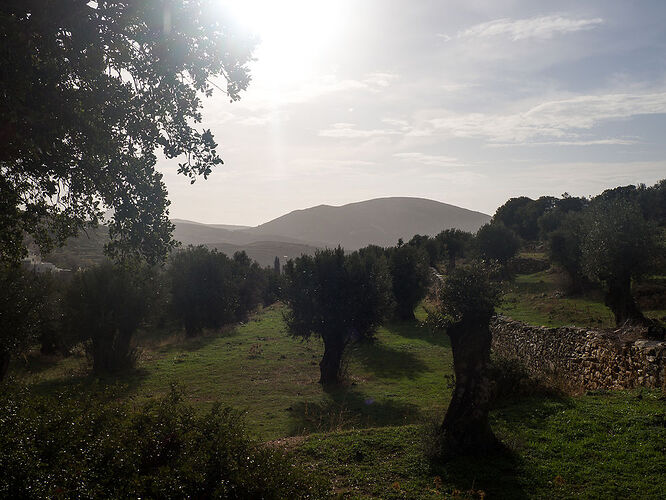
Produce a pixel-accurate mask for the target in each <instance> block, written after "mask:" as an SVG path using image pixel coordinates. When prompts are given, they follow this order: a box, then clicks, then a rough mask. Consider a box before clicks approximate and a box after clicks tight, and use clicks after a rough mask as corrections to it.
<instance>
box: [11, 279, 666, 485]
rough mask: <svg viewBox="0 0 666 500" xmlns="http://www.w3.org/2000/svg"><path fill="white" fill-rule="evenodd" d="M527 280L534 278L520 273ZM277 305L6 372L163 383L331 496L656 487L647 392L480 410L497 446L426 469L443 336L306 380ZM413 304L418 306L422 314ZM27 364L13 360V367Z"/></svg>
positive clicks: (415, 335) (661, 426)
mask: <svg viewBox="0 0 666 500" xmlns="http://www.w3.org/2000/svg"><path fill="white" fill-rule="evenodd" d="M531 279H532V280H533V279H535V278H534V277H533V278H531ZM282 311H283V309H282V306H279V305H275V306H272V307H269V308H266V309H264V310H263V311H260V312H259V313H258V314H257V315H255V316H254V317H253V318H252V319H251V320H250V321H249V322H248V323H246V324H243V325H239V326H237V327H233V328H229V329H226V330H223V331H220V332H209V333H208V334H207V335H205V336H204V337H202V338H200V339H196V340H186V339H184V338H182V337H178V336H172V337H167V338H163V339H158V338H155V337H143V339H142V342H143V343H144V344H146V345H147V347H145V348H144V351H143V354H142V357H141V360H140V362H139V366H138V367H137V369H136V370H135V371H134V372H133V373H131V374H129V375H127V376H125V377H122V378H120V379H117V380H114V381H110V380H106V381H104V380H101V381H100V380H95V379H93V378H92V377H90V376H89V375H87V373H88V369H89V367H88V366H87V364H86V361H85V358H83V357H71V358H68V359H65V360H59V359H51V360H49V359H48V358H42V357H39V356H35V357H28V358H25V359H24V360H22V361H19V362H18V363H16V364H15V365H14V366H13V369H12V373H13V376H14V379H15V380H17V379H18V381H20V382H23V383H26V384H29V385H31V386H32V387H33V388H35V389H36V390H38V391H45V392H52V391H55V390H58V389H61V388H65V387H70V388H71V387H74V388H77V389H79V390H78V393H79V394H81V396H82V397H86V396H87V395H89V394H91V393H92V392H93V391H94V390H96V389H97V388H99V387H100V386H103V385H104V384H107V383H112V384H113V385H115V386H120V387H121V388H122V390H121V394H122V397H124V398H127V399H129V400H132V401H134V402H135V403H136V404H141V403H142V402H144V401H146V400H147V399H148V398H151V397H154V396H157V395H160V394H163V393H166V392H167V391H168V390H169V389H170V387H171V384H173V383H176V384H177V385H178V386H179V388H180V390H181V391H182V393H183V394H184V396H185V397H186V398H187V399H188V400H189V401H190V402H192V404H194V405H195V406H196V407H198V408H201V409H205V408H208V407H210V406H211V405H212V404H213V403H214V402H216V401H221V402H222V403H223V404H226V405H230V406H233V407H235V408H238V409H242V410H244V411H245V412H246V420H247V427H248V429H249V430H250V431H251V432H252V433H253V434H254V436H255V437H256V438H258V439H260V440H262V441H270V442H271V445H273V446H280V447H283V448H284V449H286V450H289V451H290V452H291V453H293V456H294V459H295V460H297V461H299V462H302V463H304V464H306V465H307V466H309V467H311V468H312V470H313V471H315V472H317V473H322V474H324V475H325V476H326V477H327V478H329V479H330V480H331V482H332V487H333V489H334V491H335V492H337V493H338V494H340V495H341V496H343V497H345V498H481V497H483V496H484V495H486V494H487V495H488V497H489V498H528V497H529V498H570V497H573V496H576V497H581V498H660V495H662V493H663V485H664V484H666V444H665V443H666V400H665V399H664V396H663V395H662V394H661V393H660V392H658V391H652V392H650V391H644V392H642V393H639V392H615V393H607V394H605V393H599V394H592V395H586V396H582V397H577V398H558V397H544V396H539V397H530V398H526V399H522V400H520V401H514V402H505V403H504V404H503V405H502V406H501V407H499V408H497V409H496V410H494V411H493V413H492V422H493V427H494V429H495V430H496V432H497V434H498V435H499V436H500V437H501V439H502V441H503V442H504V443H505V444H506V445H507V449H508V451H507V452H506V453H504V454H502V455H499V456H494V457H489V458H482V459H465V460H458V461H455V462H451V463H448V464H444V465H433V464H431V463H430V462H429V460H428V459H427V456H426V453H425V449H426V448H427V443H428V435H429V432H430V431H429V430H428V429H430V428H432V424H433V423H436V422H439V421H440V420H441V418H442V417H443V415H444V412H445V408H446V405H447V404H448V400H449V398H450V390H451V389H450V380H449V379H448V378H447V377H448V376H450V374H451V362H452V358H451V351H450V347H449V344H448V341H447V339H446V337H445V336H438V335H433V334H432V333H430V332H429V331H428V330H427V329H425V328H423V327H421V326H420V325H419V323H418V322H412V323H397V324H389V325H387V326H386V327H384V328H382V329H380V331H379V332H378V334H377V341H376V342H375V343H374V344H367V345H361V346H356V347H355V348H354V349H353V350H352V351H351V353H350V355H349V356H348V360H347V379H348V383H347V385H346V386H345V387H342V388H339V389H337V390H334V391H330V392H325V391H323V390H322V388H321V386H319V384H317V378H318V375H319V373H318V362H319V359H320V356H321V353H322V345H321V343H320V342H318V341H312V342H309V343H303V342H300V341H297V340H294V339H292V338H290V337H289V336H288V335H287V334H286V332H285V328H284V323H283V321H282ZM424 314H425V313H424V311H423V310H422V309H419V311H418V316H419V317H420V318H423V317H424ZM26 362H27V365H26Z"/></svg>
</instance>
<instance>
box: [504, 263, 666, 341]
mask: <svg viewBox="0 0 666 500" xmlns="http://www.w3.org/2000/svg"><path fill="white" fill-rule="evenodd" d="M562 282H563V281H562V276H560V275H559V274H557V273H555V272H553V271H552V270H548V271H542V272H539V273H534V274H528V275H518V276H517V277H516V279H515V281H514V282H513V283H512V284H511V285H510V286H509V289H508V290H507V293H506V294H505V296H504V301H503V303H502V305H501V306H500V307H499V308H498V312H499V313H501V314H503V315H505V316H509V317H511V318H513V319H515V320H518V321H522V322H524V323H527V324H530V325H538V326H549V327H560V326H568V325H575V326H580V327H583V328H613V327H615V319H614V317H613V313H612V312H611V310H610V309H609V308H608V307H606V305H605V304H604V300H603V292H602V291H601V290H593V291H590V292H588V293H586V294H584V295H579V296H565V295H564V293H563V285H562ZM643 312H644V314H645V315H646V316H648V317H651V318H663V317H664V316H666V311H665V310H659V309H654V310H646V311H643Z"/></svg>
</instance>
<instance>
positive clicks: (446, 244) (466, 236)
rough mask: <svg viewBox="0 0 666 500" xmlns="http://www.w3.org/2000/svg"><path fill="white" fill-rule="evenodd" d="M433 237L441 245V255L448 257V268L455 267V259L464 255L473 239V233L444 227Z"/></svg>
mask: <svg viewBox="0 0 666 500" xmlns="http://www.w3.org/2000/svg"><path fill="white" fill-rule="evenodd" d="M435 239H436V240H437V241H438V242H440V243H441V245H442V250H441V252H442V257H443V256H444V255H446V257H447V258H448V268H449V270H451V269H455V267H456V259H460V258H462V257H464V256H465V254H466V253H467V252H468V250H469V249H470V247H471V246H472V241H473V240H474V235H473V234H472V233H468V232H467V231H462V230H460V229H445V230H444V231H442V232H441V233H439V234H438V235H437V236H436V237H435Z"/></svg>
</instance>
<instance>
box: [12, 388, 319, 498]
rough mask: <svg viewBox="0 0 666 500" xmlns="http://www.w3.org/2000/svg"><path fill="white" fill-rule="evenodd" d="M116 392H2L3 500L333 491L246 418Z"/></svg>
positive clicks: (174, 399) (173, 399) (173, 397)
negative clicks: (249, 427) (264, 441)
mask: <svg viewBox="0 0 666 500" xmlns="http://www.w3.org/2000/svg"><path fill="white" fill-rule="evenodd" d="M114 396H115V395H114V394H113V393H107V394H102V395H98V396H96V397H93V398H86V399H85V401H81V400H79V399H75V398H73V397H71V395H68V394H59V395H56V396H50V397H46V396H37V395H35V394H31V393H29V392H16V391H11V392H10V391H8V390H7V391H5V392H4V393H0V421H1V422H2V429H3V432H2V433H0V470H2V471H3V472H2V474H0V497H3V498H229V499H234V498H270V499H273V498H274V499H282V498H321V497H324V496H326V493H327V488H326V485H325V484H324V483H323V482H322V481H320V480H318V479H317V478H311V477H308V476H307V475H306V474H305V473H304V472H303V471H302V470H300V469H298V468H296V467H294V466H292V465H291V464H290V463H289V461H288V460H287V459H286V457H285V455H284V454H282V453H281V452H279V451H277V450H275V449H271V448H268V447H266V446H262V445H260V444H257V443H254V442H252V441H251V440H250V439H248V437H247V435H246V432H245V429H244V426H243V422H242V420H241V418H240V417H239V414H238V413H237V412H235V411H233V410H230V409H228V408H222V407H219V406H218V407H215V408H214V409H213V410H211V412H210V413H208V414H206V415H199V414H197V413H196V412H195V411H194V410H193V408H192V407H190V406H189V405H186V404H185V403H183V402H182V401H181V398H180V396H179V394H178V393H177V392H175V391H172V393H171V394H170V395H168V396H166V397H164V398H163V399H160V400H157V401H153V402H151V403H149V404H147V405H146V406H145V407H142V408H140V409H139V410H137V411H133V410H132V409H131V407H130V406H129V405H128V404H124V403H118V402H117V401H114Z"/></svg>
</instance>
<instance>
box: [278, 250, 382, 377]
mask: <svg viewBox="0 0 666 500" xmlns="http://www.w3.org/2000/svg"><path fill="white" fill-rule="evenodd" d="M284 270H285V278H286V285H285V290H284V300H285V301H286V303H287V304H288V305H289V311H288V312H287V313H285V320H286V323H287V327H288V329H289V332H290V334H291V335H292V336H294V337H301V338H305V339H308V338H310V337H311V336H313V335H316V336H319V337H321V338H322V340H323V341H324V356H323V358H322V360H321V362H320V363H319V368H320V378H319V382H320V383H321V384H323V385H330V384H337V383H339V382H340V380H341V373H340V367H341V361H342V355H343V353H344V351H345V348H346V347H347V345H348V344H349V343H350V342H352V341H355V340H361V339H369V338H372V335H373V333H374V332H375V330H376V328H377V327H378V326H379V324H380V323H381V321H382V320H383V319H384V318H385V317H386V315H387V314H388V312H389V311H390V308H391V306H392V299H391V277H390V274H389V270H388V265H387V263H386V258H385V257H383V256H380V255H378V254H376V253H375V252H370V251H367V252H354V253H353V254H351V255H347V256H346V255H345V253H344V250H343V249H342V248H340V247H338V248H337V249H335V250H331V249H327V250H319V251H317V252H316V253H315V255H314V256H308V255H303V256H301V257H298V258H297V259H295V260H290V261H288V262H287V264H286V265H285V267H284Z"/></svg>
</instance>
